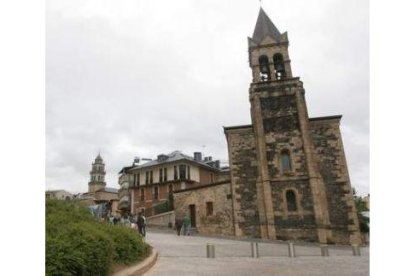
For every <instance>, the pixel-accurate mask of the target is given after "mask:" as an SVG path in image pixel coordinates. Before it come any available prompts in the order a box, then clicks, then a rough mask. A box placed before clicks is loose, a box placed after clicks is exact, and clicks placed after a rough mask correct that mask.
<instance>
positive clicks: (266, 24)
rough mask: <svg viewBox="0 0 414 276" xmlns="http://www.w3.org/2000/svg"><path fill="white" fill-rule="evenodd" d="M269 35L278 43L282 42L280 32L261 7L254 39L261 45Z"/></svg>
mask: <svg viewBox="0 0 414 276" xmlns="http://www.w3.org/2000/svg"><path fill="white" fill-rule="evenodd" d="M267 35H268V36H270V37H271V38H273V39H274V40H276V41H279V40H280V32H279V30H278V29H277V28H276V26H275V25H274V24H273V22H272V20H270V18H269V17H268V16H267V14H266V13H265V11H264V10H263V8H262V7H260V11H259V16H258V17H257V22H256V27H255V28H254V33H253V37H252V39H253V40H254V41H255V42H257V43H260V42H261V41H262V40H263V39H264V38H265V37H266V36H267Z"/></svg>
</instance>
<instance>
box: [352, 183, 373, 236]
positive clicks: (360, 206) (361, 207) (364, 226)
mask: <svg viewBox="0 0 414 276" xmlns="http://www.w3.org/2000/svg"><path fill="white" fill-rule="evenodd" d="M352 193H353V196H354V202H355V207H356V211H357V215H358V221H359V229H360V230H361V232H363V233H369V218H368V217H366V216H364V215H363V214H362V212H366V211H369V210H368V208H367V206H366V204H365V202H364V200H363V198H362V197H361V196H358V195H357V193H356V190H355V189H354V188H352Z"/></svg>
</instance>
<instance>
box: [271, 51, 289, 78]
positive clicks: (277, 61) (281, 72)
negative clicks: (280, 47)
mask: <svg viewBox="0 0 414 276" xmlns="http://www.w3.org/2000/svg"><path fill="white" fill-rule="evenodd" d="M273 64H274V66H275V77H276V79H277V80H280V79H282V78H284V77H286V71H285V64H284V63H283V57H282V55H281V54H275V55H274V56H273Z"/></svg>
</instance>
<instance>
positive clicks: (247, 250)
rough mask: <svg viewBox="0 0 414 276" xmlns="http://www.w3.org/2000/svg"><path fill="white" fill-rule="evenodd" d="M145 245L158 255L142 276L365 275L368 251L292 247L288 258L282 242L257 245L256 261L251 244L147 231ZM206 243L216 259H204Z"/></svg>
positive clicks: (340, 248) (169, 232)
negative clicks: (325, 252)
mask: <svg viewBox="0 0 414 276" xmlns="http://www.w3.org/2000/svg"><path fill="white" fill-rule="evenodd" d="M146 242H147V243H149V244H150V245H152V246H153V247H154V248H155V250H157V252H158V253H159V257H158V261H157V263H156V264H155V265H154V267H153V268H152V269H151V270H149V271H148V272H147V273H146V274H145V275H147V276H151V275H288V276H291V275H301V276H302V275H305V276H307V275H309V276H312V275H329V276H330V275H333V276H341V275H352V276H354V275H355V276H359V275H361V276H362V275H364V276H365V275H369V249H368V248H361V255H362V256H352V250H351V249H350V248H349V247H330V248H329V255H330V256H328V257H322V256H321V250H320V248H319V247H316V246H313V245H296V246H295V250H296V254H297V257H296V258H289V257H288V247H287V245H286V244H284V243H266V242H263V243H262V242H260V243H259V244H258V248H259V258H252V257H251V244H250V242H248V241H238V240H232V239H223V238H210V237H202V236H177V235H175V234H174V232H173V231H172V230H171V231H160V230H149V231H148V232H147V237H146ZM207 243H210V244H214V245H215V256H216V258H206V245H207Z"/></svg>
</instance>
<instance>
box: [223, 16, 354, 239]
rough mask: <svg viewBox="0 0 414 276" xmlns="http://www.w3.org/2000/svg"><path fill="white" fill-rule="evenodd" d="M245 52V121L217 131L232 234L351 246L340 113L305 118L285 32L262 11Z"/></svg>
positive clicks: (351, 223)
mask: <svg viewBox="0 0 414 276" xmlns="http://www.w3.org/2000/svg"><path fill="white" fill-rule="evenodd" d="M248 47H249V64H250V68H251V70H252V76H253V81H252V83H251V84H250V89H249V100H250V104H251V109H250V110H251V118H252V124H251V125H244V126H233V127H225V128H224V130H225V134H226V138H227V141H228V150H229V160H230V173H231V186H232V194H233V215H234V220H235V225H234V227H235V235H236V236H245V235H247V236H257V237H262V238H268V239H278V238H282V239H304V240H311V241H318V242H321V243H330V242H332V243H345V244H349V243H352V244H359V243H360V232H359V223H358V218H357V214H356V209H355V204H354V201H353V196H352V188H351V185H350V180H349V175H348V169H347V163H346V159H345V153H344V148H343V143H342V138H341V131H340V127H339V126H340V120H341V116H340V115H337V116H329V117H320V118H309V117H308V111H307V107H306V100H305V89H304V88H303V83H302V81H301V80H300V78H299V77H295V76H294V75H293V73H292V70H291V64H290V58H289V49H288V47H289V40H288V36H287V32H285V33H280V32H279V30H278V29H277V28H276V26H275V25H274V24H273V23H272V21H271V20H270V19H269V17H268V16H267V14H266V13H265V12H264V10H263V9H260V12H259V17H258V19H257V23H256V27H255V30H254V34H253V36H252V38H249V39H248Z"/></svg>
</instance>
